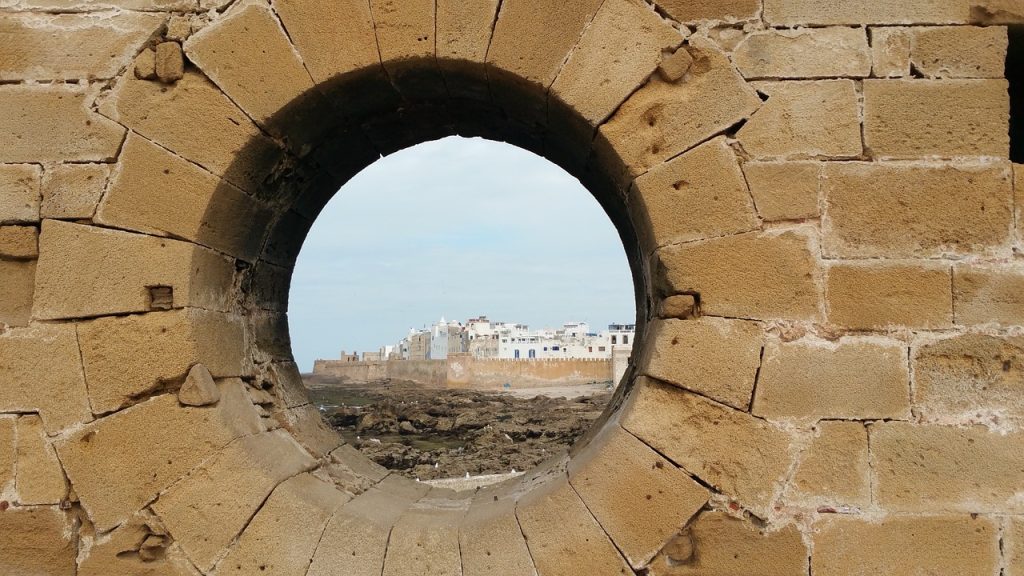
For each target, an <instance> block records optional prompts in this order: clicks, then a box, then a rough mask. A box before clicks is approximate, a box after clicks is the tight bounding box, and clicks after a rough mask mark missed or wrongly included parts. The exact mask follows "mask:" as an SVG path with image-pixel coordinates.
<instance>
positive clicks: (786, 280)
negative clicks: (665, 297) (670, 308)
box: [656, 229, 819, 320]
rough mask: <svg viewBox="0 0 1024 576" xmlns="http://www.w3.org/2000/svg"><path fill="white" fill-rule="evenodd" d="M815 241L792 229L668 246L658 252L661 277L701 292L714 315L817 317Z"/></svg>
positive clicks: (674, 287)
mask: <svg viewBox="0 0 1024 576" xmlns="http://www.w3.org/2000/svg"><path fill="white" fill-rule="evenodd" d="M815 243H816V240H815V239H814V237H813V236H812V235H811V234H810V233H809V232H808V231H806V230H804V229H790V230H783V231H772V232H767V233H749V234H740V235H737V236H729V237H725V238H718V239H714V240H707V241H703V242H693V243H689V244H679V245H675V246H668V247H666V248H662V249H661V250H659V251H658V253H657V258H658V269H657V270H656V273H657V275H658V276H657V279H658V280H657V281H658V283H659V285H660V286H664V289H665V290H666V291H667V292H670V293H671V292H675V293H679V292H687V293H697V294H700V302H701V310H702V312H703V313H704V314H707V315H711V316H727V317H733V318H751V319H759V320H761V319H770V318H790V319H807V320H810V319H815V318H818V316H819V311H818V301H819V296H818V292H819V291H818V286H817V282H816V279H815V277H816V276H817V274H818V266H817V263H816V260H815V258H814V254H813V252H812V250H814V246H813V245H814V244H815Z"/></svg>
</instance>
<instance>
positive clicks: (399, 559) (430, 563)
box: [382, 495, 469, 576]
mask: <svg viewBox="0 0 1024 576" xmlns="http://www.w3.org/2000/svg"><path fill="white" fill-rule="evenodd" d="M468 506H469V500H468V499H463V500H457V499H451V500H449V499H445V498H432V497H431V495H428V497H426V498H424V499H422V500H421V501H419V502H417V503H415V504H413V505H412V506H411V507H410V508H409V509H408V510H407V511H406V512H405V513H404V514H402V516H401V518H399V519H398V521H397V522H396V523H395V526H394V528H392V530H391V536H390V537H389V538H388V552H387V556H385V558H384V571H383V573H382V576H405V575H407V574H410V575H411V574H419V573H424V574H437V575H438V576H461V574H462V560H461V555H460V553H459V521H460V520H461V519H462V517H463V516H464V515H465V513H466V508H468Z"/></svg>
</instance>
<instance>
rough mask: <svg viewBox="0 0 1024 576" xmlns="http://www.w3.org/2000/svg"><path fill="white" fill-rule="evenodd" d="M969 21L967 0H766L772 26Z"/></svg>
mask: <svg viewBox="0 0 1024 576" xmlns="http://www.w3.org/2000/svg"><path fill="white" fill-rule="evenodd" d="M969 18H970V10H969V9H968V1H967V0H939V1H936V0H827V1H825V2H822V1H821V0H765V2H764V19H765V21H767V22H768V23H770V24H772V25H773V26H793V25H797V24H819V25H830V24H923V23H928V24H959V23H963V22H967V21H968V19H969Z"/></svg>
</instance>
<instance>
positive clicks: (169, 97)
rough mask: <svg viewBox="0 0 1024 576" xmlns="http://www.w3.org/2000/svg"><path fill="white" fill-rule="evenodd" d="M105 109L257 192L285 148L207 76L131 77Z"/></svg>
mask: <svg viewBox="0 0 1024 576" xmlns="http://www.w3.org/2000/svg"><path fill="white" fill-rule="evenodd" d="M100 112H102V113H103V114H104V115H105V116H107V117H109V118H113V119H114V120H117V121H118V122H121V123H122V124H124V125H125V126H128V127H129V128H131V129H132V130H134V131H135V132H138V133H139V134H141V135H142V136H144V137H145V138H146V139H148V140H151V141H153V142H156V143H157V144H159V145H161V146H163V147H165V148H167V149H169V150H172V151H173V152H175V153H176V154H179V155H181V156H183V157H185V158H188V159H189V160H192V161H193V162H195V163H197V164H199V165H200V166H202V167H204V168H206V169H207V170H209V171H210V172H213V173H214V174H217V175H220V176H223V178H224V179H225V180H227V181H228V182H231V183H232V184H235V185H236V186H239V187H241V188H243V189H244V190H247V191H249V192H255V191H257V190H258V189H259V188H260V186H261V185H262V183H263V181H264V180H265V179H266V178H267V177H268V176H269V175H270V173H271V172H272V171H273V169H274V166H275V164H276V162H277V160H278V159H279V157H280V155H281V150H280V149H279V148H278V147H277V146H276V145H275V144H274V142H273V141H271V140H270V139H269V138H267V137H266V136H264V135H263V134H261V133H260V130H259V128H257V127H256V126H255V125H254V124H253V122H252V120H250V119H249V117H248V116H246V115H245V113H244V112H242V111H241V110H239V109H238V108H237V107H236V106H235V104H234V103H233V102H231V100H229V99H228V97H227V96H225V95H224V94H222V93H221V91H220V90H218V89H217V87H216V86H214V85H213V84H212V83H211V82H210V81H209V80H207V79H206V77H204V76H203V75H202V74H199V73H197V72H194V71H187V72H186V73H185V75H184V76H183V77H182V79H181V80H179V81H178V82H176V83H175V84H174V85H173V86H167V85H165V84H160V83H157V82H147V81H145V80H137V79H135V78H132V77H129V76H125V77H122V79H121V81H120V82H118V84H117V86H116V87H115V88H114V90H113V91H112V93H111V94H110V96H109V97H107V99H105V100H104V101H103V102H102V103H101V104H100Z"/></svg>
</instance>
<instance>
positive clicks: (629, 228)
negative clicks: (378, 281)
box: [0, 0, 1024, 576]
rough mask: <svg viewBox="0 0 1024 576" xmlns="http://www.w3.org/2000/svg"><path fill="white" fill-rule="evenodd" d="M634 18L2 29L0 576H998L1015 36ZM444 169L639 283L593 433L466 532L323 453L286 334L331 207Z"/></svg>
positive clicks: (820, 18)
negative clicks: (516, 157) (515, 195)
mask: <svg viewBox="0 0 1024 576" xmlns="http://www.w3.org/2000/svg"><path fill="white" fill-rule="evenodd" d="M654 3H655V6H652V5H651V4H650V3H647V2H646V1H645V0H565V1H560V2H551V1H547V0H502V1H500V2H499V0H479V1H474V2H453V1H450V0H438V1H436V2H435V1H425V0H370V1H369V2H367V1H365V0H337V1H335V2H322V1H314V0H275V1H274V2H273V3H272V4H270V3H267V2H264V1H261V0H244V1H239V2H227V1H219V0H6V1H5V2H3V3H0V4H2V5H0V134H2V135H3V137H2V138H0V278H2V281H0V323H3V325H4V328H3V330H2V333H0V574H12V575H15V574H16V575H22V574H24V575H27V574H45V575H47V576H71V575H77V576H92V575H99V574H103V575H106V574H118V575H143V574H162V575H176V574H181V575H190V576H195V575H196V574H203V575H206V576H213V575H217V574H221V575H224V574H228V573H231V574H266V573H276V574H299V575H308V576H317V575H324V574H353V575H354V574H377V575H379V574H383V575H384V576H398V575H404V574H410V575H413V574H415V575H421V574H423V573H431V574H463V575H465V576H473V575H480V574H502V575H509V576H518V575H523V576H528V575H531V574H535V573H537V574H540V575H542V576H552V575H578V574H641V573H642V574H650V575H666V574H667V575H673V576H679V575H696V574H702V575H727V574H746V573H752V572H757V573H762V574H772V575H789V574H793V575H800V576H806V575H807V574H809V573H810V574H812V575H813V576H836V575H845V574H875V573H878V574H888V575H893V576H910V575H919V574H957V575H964V576H973V575H979V576H980V575H986V576H992V575H994V574H1001V575H1002V576H1021V574H1022V572H1024V568H1022V566H1024V552H1022V551H1024V501H1022V499H1021V497H1020V495H1021V494H1022V493H1024V475H1022V474H1021V470H1022V469H1024V461H1022V458H1024V456H1022V455H1024V427H1022V421H1024V400H1022V398H1024V397H1022V389H1024V384H1022V379H1021V374H1022V362H1024V360H1022V359H1024V299H1022V294H1024V267H1022V260H1021V251H1022V249H1024V228H1022V227H1024V219H1022V217H1021V214H1022V213H1024V204H1022V199H1024V194H1021V190H1022V189H1024V168H1022V167H1020V166H1014V165H1013V164H1012V163H1011V162H1010V159H1009V142H1008V136H1007V124H1008V110H1009V108H1008V104H1007V103H1008V101H1009V98H1008V96H1007V88H1008V86H1007V83H1006V82H1005V81H1004V79H1003V78H1002V77H1003V70H1002V68H1001V66H1000V64H1001V62H1002V61H1003V57H1004V52H1005V50H1006V28H1005V27H1004V26H1002V24H1007V23H1014V22H1017V23H1020V22H1022V20H1024V18H1022V16H1024V9H1022V7H1021V4H1020V2H1019V0H941V1H937V0H857V1H853V0H700V1H684V0H654ZM655 8H656V9H655ZM450 134H462V135H469V136H484V137H488V138H492V139H497V140H504V141H507V142H510V143H512V144H515V145H517V146H521V147H523V148H526V149H528V150H532V151H535V152H537V153H539V154H542V155H544V156H546V157H547V158H549V159H551V160H552V161H554V162H557V163H558V164H559V165H561V166H562V167H564V168H565V169H566V170H568V171H569V172H570V173H572V174H573V175H574V176H576V177H578V178H580V179H581V180H582V181H583V183H584V184H585V185H586V186H587V188H588V189H589V190H591V192H593V194H594V197H595V199H597V201H598V202H600V203H601V205H602V207H604V209H605V210H606V212H607V214H608V216H609V218H610V219H611V220H612V222H613V223H614V225H615V226H616V227H617V229H618V231H619V232H620V235H621V237H622V240H623V246H624V248H625V250H626V254H627V257H628V258H629V261H630V264H631V266H632V270H633V275H634V280H635V283H636V287H637V290H636V294H637V313H638V334H637V337H638V342H639V344H638V346H637V360H636V361H635V363H634V365H633V366H632V367H631V368H630V370H629V371H628V372H627V376H626V381H625V385H623V386H620V387H619V391H618V393H617V396H616V398H615V399H614V401H613V403H612V406H611V408H610V412H609V417H608V418H607V419H605V420H603V421H602V422H603V423H602V424H601V426H600V428H599V429H598V430H594V431H593V433H592V434H590V435H588V436H587V440H586V441H585V442H583V443H581V444H580V445H579V446H577V447H576V448H575V449H574V450H573V453H572V454H571V456H567V457H565V458H561V459H559V458H558V457H555V458H554V459H553V460H552V461H551V463H550V464H549V465H547V466H545V467H542V468H541V469H540V470H536V471H533V472H531V473H529V474H527V475H526V476H524V477H523V478H521V479H519V480H516V481H512V482H510V483H507V484H505V485H502V486H499V487H496V488H493V489H489V490H486V491H481V492H480V493H477V494H469V495H467V494H461V495H456V494H452V493H449V492H445V491H443V490H437V489H429V488H427V487H425V486H423V485H419V484H416V483H414V482H411V481H404V480H402V479H400V478H397V477H393V476H390V475H388V474H387V472H386V471H383V470H381V469H379V468H376V467H374V466H372V465H371V464H369V463H368V462H367V461H366V460H365V459H363V458H361V457H359V456H358V455H357V454H355V453H354V451H353V450H352V449H351V447H348V446H345V445H344V444H343V442H342V440H341V439H340V438H339V437H338V436H337V435H335V434H334V433H333V432H332V431H330V430H329V429H327V428H326V427H325V426H324V424H323V422H322V421H321V419H320V417H319V414H318V413H317V411H316V409H315V408H313V407H312V406H310V405H309V404H308V400H307V398H306V395H305V392H304V389H303V388H302V385H301V381H300V379H299V376H298V370H297V369H296V367H295V364H294V363H293V362H292V358H291V352H290V344H289V340H288V331H287V319H286V306H287V295H288V286H289V282H290V271H291V268H292V267H293V265H294V262H295V258H296V256H297V254H298V251H299V248H300V247H301V243H302V240H303V238H304V237H305V234H306V232H307V231H308V229H309V227H310V226H311V225H312V222H313V220H314V219H315V218H316V216H317V215H318V214H319V212H320V210H321V209H322V207H323V206H324V204H325V203H326V202H327V200H328V199H329V198H330V197H331V195H333V194H334V193H335V191H336V190H337V189H338V187H339V185H340V184H341V183H343V182H345V181H346V180H347V179H348V178H349V177H351V176H352V175H353V174H355V173H356V172H358V171H359V170H361V169H363V168H365V167H366V166H368V165H369V164H371V163H372V162H373V161H375V160H376V159H377V158H379V157H380V156H381V155H382V154H388V153H391V152H393V151H395V150H399V149H401V148H404V147H407V146H409V145H412V144H415V143H418V142H422V141H425V140H429V139H433V138H438V137H442V136H445V135H450ZM479 168H480V169H481V170H486V166H481V167H479ZM413 192H415V191H413ZM567 216H569V215H567Z"/></svg>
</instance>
